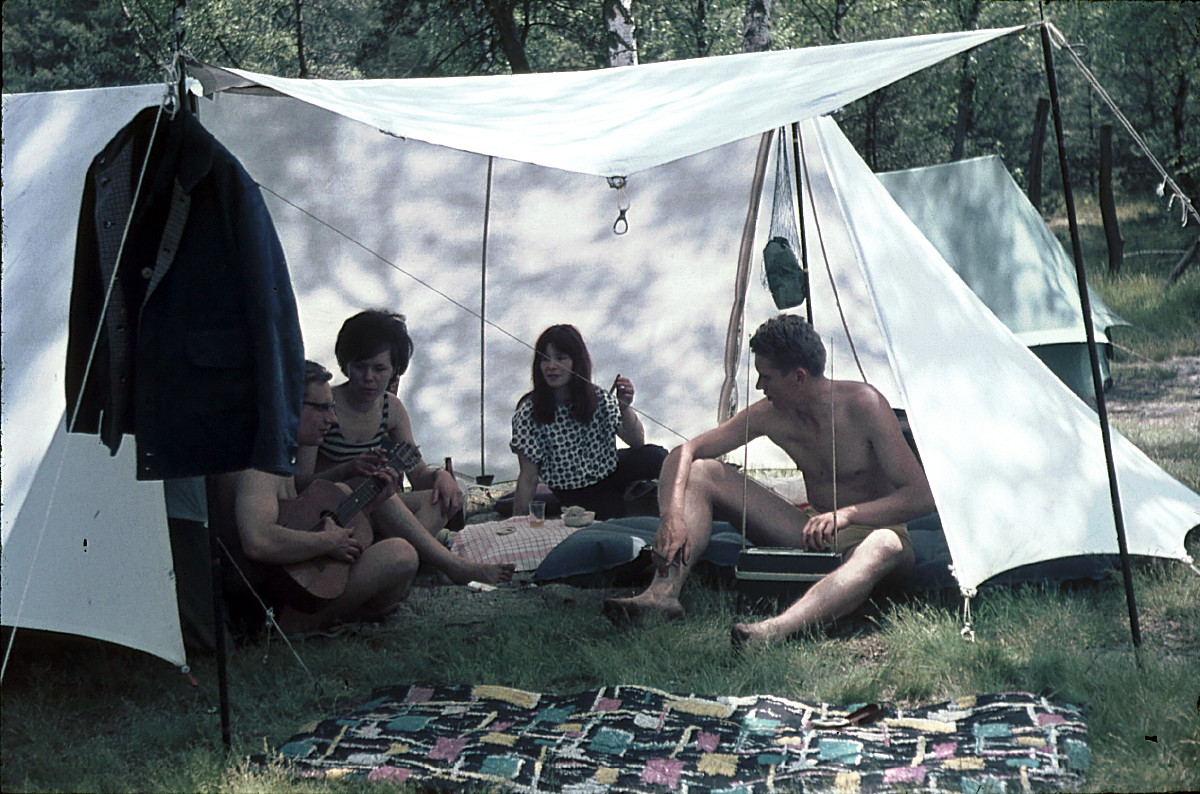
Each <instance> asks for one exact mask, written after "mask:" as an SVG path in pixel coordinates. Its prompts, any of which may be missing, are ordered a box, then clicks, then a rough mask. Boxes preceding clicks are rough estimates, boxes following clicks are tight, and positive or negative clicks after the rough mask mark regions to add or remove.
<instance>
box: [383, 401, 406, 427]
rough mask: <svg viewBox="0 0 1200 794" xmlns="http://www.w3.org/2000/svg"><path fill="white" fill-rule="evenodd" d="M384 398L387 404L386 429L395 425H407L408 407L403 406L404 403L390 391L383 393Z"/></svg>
mask: <svg viewBox="0 0 1200 794" xmlns="http://www.w3.org/2000/svg"><path fill="white" fill-rule="evenodd" d="M384 399H386V400H387V404H388V429H389V430H391V429H393V428H396V427H407V426H408V424H409V419H408V409H407V408H405V407H404V403H402V402H401V401H400V398H399V397H397V396H396V395H394V394H392V393H391V392H387V393H386V394H384Z"/></svg>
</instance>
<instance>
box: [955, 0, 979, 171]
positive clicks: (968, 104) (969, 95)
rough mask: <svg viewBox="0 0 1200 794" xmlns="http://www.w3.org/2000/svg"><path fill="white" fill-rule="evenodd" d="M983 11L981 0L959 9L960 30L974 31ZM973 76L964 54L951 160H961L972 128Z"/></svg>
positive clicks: (959, 72) (961, 61) (960, 63)
mask: <svg viewBox="0 0 1200 794" xmlns="http://www.w3.org/2000/svg"><path fill="white" fill-rule="evenodd" d="M981 10H983V3H982V0H974V2H973V3H971V5H969V6H966V7H965V8H963V7H960V9H959V15H958V21H959V27H960V28H961V29H962V30H975V29H976V28H978V27H979V12H980V11H981ZM974 102H975V75H974V73H973V72H972V69H971V53H970V52H964V53H963V54H962V55H961V56H960V58H959V62H958V114H957V118H956V119H955V122H954V147H953V149H952V150H951V153H950V159H951V160H961V159H962V158H963V150H964V149H966V146H967V134H968V133H969V132H970V131H971V128H972V127H973V126H974V124H973V117H974V112H973V109H974Z"/></svg>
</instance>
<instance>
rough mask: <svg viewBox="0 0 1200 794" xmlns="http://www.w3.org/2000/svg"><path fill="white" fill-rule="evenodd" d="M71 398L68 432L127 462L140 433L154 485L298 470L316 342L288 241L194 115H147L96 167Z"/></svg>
mask: <svg viewBox="0 0 1200 794" xmlns="http://www.w3.org/2000/svg"><path fill="white" fill-rule="evenodd" d="M156 125H157V127H156ZM151 141H153V146H152V149H151V153H150V158H149V161H148V166H147V168H146V174H145V178H144V180H143V182H142V187H141V190H140V194H139V195H138V197H137V205H136V208H135V210H134V215H133V222H132V225H131V226H130V228H129V232H128V234H127V235H126V236H125V242H124V249H123V254H122V255H121V263H120V266H119V267H118V268H117V270H116V281H115V284H114V289H113V290H112V294H111V296H110V298H109V300H108V304H107V307H106V306H105V291H106V288H107V286H108V283H109V280H110V278H111V277H112V275H113V268H114V264H115V263H116V260H117V254H118V249H119V248H120V246H121V238H122V233H123V231H124V227H125V223H126V218H127V217H128V213H129V207H130V205H131V203H132V201H133V193H134V190H135V187H136V185H137V179H138V173H139V171H140V169H141V168H142V163H143V159H144V157H145V152H146V148H147V145H148V144H149V143H150V142H151ZM97 328H99V336H98V337H97V336H96V332H97ZM93 339H96V348H95V355H94V356H92V357H91V358H92V361H91V364H90V368H89V365H88V360H89V357H90V353H91V350H92V345H93ZM85 370H86V373H87V374H86V384H85V383H84V381H85ZM66 391H67V422H68V429H70V430H73V431H74V432H83V433H96V432H99V434H100V438H101V440H102V441H103V442H104V443H105V444H106V445H107V446H108V447H109V449H110V450H112V452H113V454H114V455H115V454H116V451H117V448H118V447H119V446H120V444H121V437H122V435H123V434H125V433H134V434H135V435H136V436H137V452H138V455H137V458H138V464H137V478H138V479H139V480H154V479H164V478H174V477H190V476H196V475H202V474H215V473H219V472H226V471H236V470H239V469H244V468H258V469H262V470H264V471H269V472H276V473H281V474H287V473H291V472H292V471H293V470H294V468H295V459H296V430H297V425H298V423H299V417H300V404H301V402H302V400H303V394H304V349H303V343H302V340H301V335H300V325H299V320H298V318H297V313H296V301H295V297H294V295H293V294H292V286H291V280H290V279H289V277H288V271H287V263H286V262H285V260H284V255H283V248H282V246H280V244H279V238H278V236H277V235H276V233H275V227H274V224H273V223H272V221H271V216H270V214H269V213H268V212H267V207H266V204H265V203H264V202H263V199H262V195H261V193H260V192H259V189H258V186H257V185H255V184H254V182H253V180H251V178H250V176H249V174H247V173H246V170H245V169H244V168H243V167H242V165H241V164H240V163H239V162H238V161H237V160H236V159H235V158H234V156H233V155H232V154H230V152H229V151H228V150H227V149H226V148H225V147H224V146H222V145H221V144H220V142H218V141H217V140H216V139H215V138H214V137H213V136H212V135H211V134H210V133H209V132H208V131H207V130H205V129H204V127H203V126H201V124H200V122H199V120H197V119H196V117H195V116H193V115H192V114H190V113H188V112H187V111H185V110H179V111H178V112H176V114H175V117H174V119H171V118H170V117H169V116H167V115H166V114H163V115H162V116H161V117H159V111H158V108H154V107H151V108H146V109H145V110H142V111H141V112H139V113H138V114H137V116H135V117H134V119H133V120H132V121H131V122H130V123H129V124H128V125H126V126H125V127H124V128H123V129H122V130H121V131H120V132H119V133H117V135H116V136H115V137H114V138H113V139H112V140H111V141H110V142H109V143H108V145H107V146H105V148H104V150H103V151H101V152H100V154H98V155H97V156H96V158H95V159H94V160H93V161H92V165H91V167H90V168H89V169H88V173H87V181H86V183H85V185H84V192H83V204H82V208H81V209H80V213H79V231H78V238H77V241H76V250H75V274H74V283H73V285H72V290H71V319H70V339H69V342H68V349H67V369H66ZM81 391H82V399H80V400H79V406H78V415H77V416H76V415H75V409H76V400H77V398H78V397H79V395H80V392H81ZM73 420H74V424H73V425H72V421H73Z"/></svg>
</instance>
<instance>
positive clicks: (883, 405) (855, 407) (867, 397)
mask: <svg viewBox="0 0 1200 794" xmlns="http://www.w3.org/2000/svg"><path fill="white" fill-rule="evenodd" d="M837 390H838V391H837V393H838V395H839V397H840V398H841V401H842V404H843V405H845V406H846V407H847V408H849V409H851V410H852V411H854V412H855V413H856V414H859V415H861V416H862V417H863V418H866V417H867V416H868V415H870V414H877V415H884V416H890V417H892V418H893V419H894V418H895V414H894V413H893V412H892V406H891V404H889V403H888V401H887V398H886V397H884V396H883V393H882V392H880V391H879V389H876V388H875V387H874V386H872V385H871V384H869V383H864V382H863V381H853V380H841V381H837Z"/></svg>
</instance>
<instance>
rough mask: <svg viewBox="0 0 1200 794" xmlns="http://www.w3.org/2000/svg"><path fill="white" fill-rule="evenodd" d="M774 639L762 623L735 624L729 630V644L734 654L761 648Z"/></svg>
mask: <svg viewBox="0 0 1200 794" xmlns="http://www.w3.org/2000/svg"><path fill="white" fill-rule="evenodd" d="M773 639H774V637H772V636H771V635H770V632H768V631H767V630H766V629H765V628H764V627H763V625H762V624H761V623H734V624H733V626H731V627H730V629H729V644H730V645H731V646H732V647H733V652H734V653H741V652H742V651H743V650H746V649H748V648H761V647H762V646H764V645H769V644H770V643H771V641H772V640H773Z"/></svg>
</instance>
